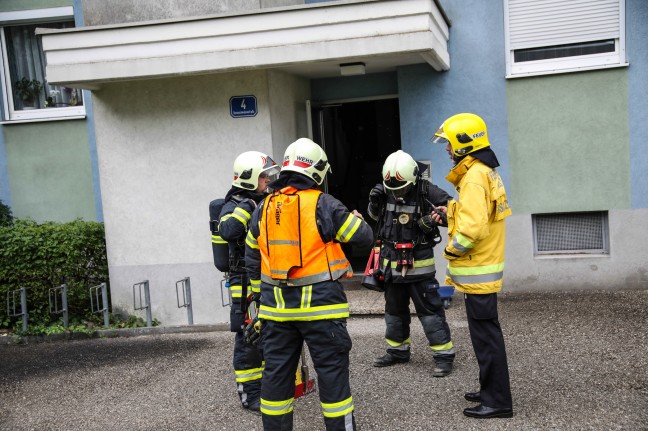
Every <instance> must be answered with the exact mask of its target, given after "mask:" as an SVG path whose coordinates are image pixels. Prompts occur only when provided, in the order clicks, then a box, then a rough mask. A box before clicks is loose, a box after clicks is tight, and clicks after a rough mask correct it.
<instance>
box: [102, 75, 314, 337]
mask: <svg viewBox="0 0 648 431" xmlns="http://www.w3.org/2000/svg"><path fill="white" fill-rule="evenodd" d="M308 94H309V84H308V81H307V80H303V79H298V78H295V77H292V76H290V75H286V74H281V73H274V72H273V73H270V72H267V71H263V70H261V71H252V72H239V73H231V74H219V75H204V76H193V77H183V78H173V79H160V80H150V81H140V82H126V83H115V84H112V85H108V86H106V87H105V88H102V89H101V90H100V91H97V92H95V93H94V98H93V100H94V108H95V117H96V119H97V121H96V124H97V148H98V153H99V169H100V174H101V181H102V182H101V189H102V197H103V208H104V218H105V225H106V241H107V248H108V260H109V270H110V280H111V286H110V289H111V295H112V306H113V309H114V310H116V311H119V310H123V311H125V312H127V313H129V314H136V315H140V316H141V317H144V316H145V313H144V312H143V311H141V312H137V313H135V312H134V310H133V291H132V286H133V284H135V283H138V282H141V281H144V280H149V285H150V289H151V302H152V311H153V317H154V318H157V319H158V320H160V321H161V323H162V324H163V325H179V324H186V323H187V313H186V309H178V308H177V300H176V291H175V283H176V281H178V280H181V279H183V278H185V277H190V278H191V287H192V299H193V303H194V310H193V311H194V323H196V324H211V323H221V322H226V321H228V320H229V311H228V309H227V308H223V307H222V306H221V294H220V280H221V279H222V274H221V273H220V272H219V271H217V270H216V268H215V267H214V265H213V262H212V253H211V233H210V231H209V228H208V220H209V217H208V214H209V213H208V204H209V202H210V201H211V200H212V199H215V198H217V197H222V196H224V195H225V193H226V192H227V190H229V188H230V185H231V182H232V164H233V162H234V159H235V158H236V156H237V155H238V154H240V153H242V152H244V151H249V150H258V151H263V152H266V153H268V154H271V155H273V157H275V158H276V160H277V161H279V160H281V156H282V155H283V151H284V149H285V147H286V146H288V144H290V143H291V142H293V141H294V140H295V139H296V138H297V137H298V136H301V135H302V133H303V129H304V128H305V124H303V123H305V109H304V108H301V111H299V110H298V109H297V108H299V107H300V106H303V105H304V102H305V100H306V99H307V98H308ZM236 95H254V96H256V97H257V104H258V114H257V116H255V117H252V118H232V117H231V115H230V111H229V99H230V97H232V96H236Z"/></svg>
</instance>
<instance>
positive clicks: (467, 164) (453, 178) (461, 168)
mask: <svg viewBox="0 0 648 431" xmlns="http://www.w3.org/2000/svg"><path fill="white" fill-rule="evenodd" d="M477 162H479V160H477V159H476V158H474V157H472V156H470V155H467V156H466V157H464V158H463V159H461V161H460V162H459V163H457V164H456V165H455V167H454V168H452V169H450V173H448V175H447V176H446V180H448V181H450V182H451V183H452V184H454V185H455V186H456V185H457V184H459V181H461V178H462V177H463V176H464V175H466V172H468V169H470V168H471V167H472V165H474V164H475V163H477Z"/></svg>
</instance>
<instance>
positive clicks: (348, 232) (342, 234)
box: [335, 214, 361, 242]
mask: <svg viewBox="0 0 648 431" xmlns="http://www.w3.org/2000/svg"><path fill="white" fill-rule="evenodd" d="M360 224H361V220H360V219H359V218H358V217H356V216H354V215H353V214H349V216H348V217H347V219H346V221H345V222H344V224H343V225H342V227H340V229H339V230H338V231H337V233H336V234H335V239H336V240H338V241H340V242H349V240H350V239H351V238H352V237H353V234H354V233H356V231H357V230H358V228H359V227H360Z"/></svg>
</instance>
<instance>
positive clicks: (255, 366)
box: [231, 302, 263, 407]
mask: <svg viewBox="0 0 648 431" xmlns="http://www.w3.org/2000/svg"><path fill="white" fill-rule="evenodd" d="M239 310H240V302H233V303H232V313H231V316H232V318H231V322H234V321H235V320H240V321H241V322H242V321H243V318H242V317H240V316H242V314H241V313H240V312H239ZM236 325H238V326H237V329H238V331H236V332H235V334H236V335H235V336H234V356H233V361H232V362H233V365H234V373H235V376H236V389H237V391H238V395H239V398H240V399H241V404H242V405H243V406H244V407H247V406H248V405H250V404H253V403H255V402H256V401H259V396H260V393H261V375H262V372H263V356H262V354H261V350H260V349H259V348H258V347H255V346H251V345H249V344H248V343H246V342H245V339H244V334H243V330H242V329H240V328H241V323H236ZM234 329H235V328H234V327H232V330H234Z"/></svg>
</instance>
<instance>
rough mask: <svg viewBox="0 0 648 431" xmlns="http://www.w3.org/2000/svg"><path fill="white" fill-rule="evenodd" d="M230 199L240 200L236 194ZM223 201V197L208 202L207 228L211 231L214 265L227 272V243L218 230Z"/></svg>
mask: <svg viewBox="0 0 648 431" xmlns="http://www.w3.org/2000/svg"><path fill="white" fill-rule="evenodd" d="M232 199H233V200H234V201H235V202H237V203H238V202H240V201H241V199H240V198H238V197H237V196H232ZM225 202H226V201H225V199H214V200H213V201H211V202H210V203H209V230H211V233H212V254H213V255H214V265H215V266H216V268H217V269H218V270H219V271H221V272H229V270H230V256H229V244H228V243H227V241H225V240H224V239H223V238H222V237H221V236H220V232H219V231H218V224H219V223H220V213H221V211H222V210H223V207H224V206H225Z"/></svg>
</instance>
